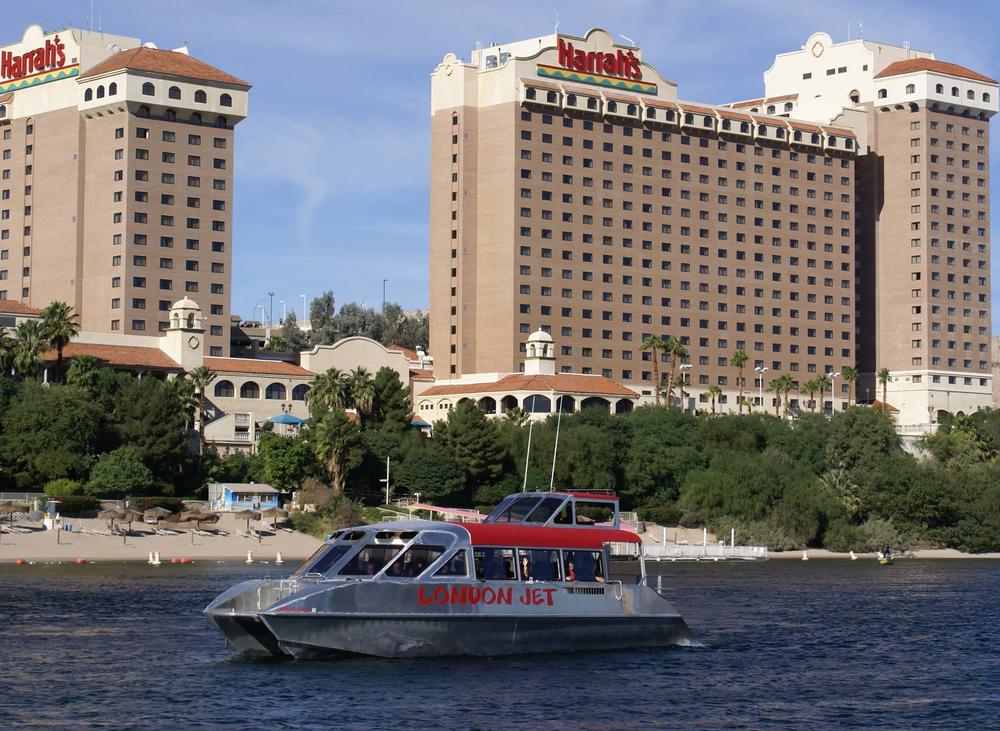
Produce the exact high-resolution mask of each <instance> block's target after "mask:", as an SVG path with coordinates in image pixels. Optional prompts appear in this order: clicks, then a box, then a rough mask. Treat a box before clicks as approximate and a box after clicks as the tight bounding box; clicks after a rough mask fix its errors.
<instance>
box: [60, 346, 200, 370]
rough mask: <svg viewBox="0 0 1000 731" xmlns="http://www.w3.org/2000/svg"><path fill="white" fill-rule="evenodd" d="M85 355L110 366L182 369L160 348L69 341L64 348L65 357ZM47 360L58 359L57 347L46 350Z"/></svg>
mask: <svg viewBox="0 0 1000 731" xmlns="http://www.w3.org/2000/svg"><path fill="white" fill-rule="evenodd" d="M84 355H88V356H90V357H92V358H96V359H97V360H99V361H101V362H102V363H105V364H107V365H109V366H120V367H124V368H157V369H164V370H173V371H179V370H182V369H181V366H180V364H179V363H177V362H176V361H174V360H173V359H172V358H170V357H169V356H167V354H166V353H164V352H163V351H162V350H160V349H159V348H143V347H141V346H136V345H97V344H95V343H68V344H67V345H66V347H65V348H63V358H64V359H68V358H78V357H80V356H84ZM45 360H47V361H55V360H56V351H55V349H49V350H46V351H45Z"/></svg>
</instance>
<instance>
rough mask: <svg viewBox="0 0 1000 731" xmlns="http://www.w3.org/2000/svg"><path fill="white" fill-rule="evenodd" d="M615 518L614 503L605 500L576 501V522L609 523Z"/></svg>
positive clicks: (589, 523) (586, 523) (581, 523)
mask: <svg viewBox="0 0 1000 731" xmlns="http://www.w3.org/2000/svg"><path fill="white" fill-rule="evenodd" d="M614 519H615V507H614V503H611V502H605V501H603V500H602V501H596V500H593V501H587V500H577V501H576V524H577V525H594V524H595V523H611V522H612V521H613V520H614Z"/></svg>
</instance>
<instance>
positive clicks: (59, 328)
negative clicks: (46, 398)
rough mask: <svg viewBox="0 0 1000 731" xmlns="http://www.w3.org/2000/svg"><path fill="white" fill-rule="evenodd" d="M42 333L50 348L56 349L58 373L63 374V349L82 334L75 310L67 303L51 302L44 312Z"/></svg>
mask: <svg viewBox="0 0 1000 731" xmlns="http://www.w3.org/2000/svg"><path fill="white" fill-rule="evenodd" d="M42 333H43V336H44V338H45V340H46V341H47V342H48V344H49V346H51V347H53V348H55V349H56V371H57V372H61V370H62V359H63V348H64V347H66V344H67V343H68V342H69V341H70V340H72V339H73V338H75V337H76V336H77V335H79V334H80V325H79V323H78V322H77V318H76V313H74V312H73V308H72V307H70V306H69V305H68V304H66V303H65V302H50V303H49V304H48V306H46V308H45V309H44V310H42Z"/></svg>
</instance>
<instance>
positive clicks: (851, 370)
mask: <svg viewBox="0 0 1000 731" xmlns="http://www.w3.org/2000/svg"><path fill="white" fill-rule="evenodd" d="M840 375H841V376H842V377H843V379H844V380H845V381H846V382H847V383H848V385H849V387H850V388H849V390H848V391H847V406H848V407H850V406H851V397H852V396H854V382H855V381H857V380H858V369H857V368H855V367H854V366H844V367H843V368H841V369H840Z"/></svg>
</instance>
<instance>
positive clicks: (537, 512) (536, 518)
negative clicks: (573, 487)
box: [525, 497, 566, 523]
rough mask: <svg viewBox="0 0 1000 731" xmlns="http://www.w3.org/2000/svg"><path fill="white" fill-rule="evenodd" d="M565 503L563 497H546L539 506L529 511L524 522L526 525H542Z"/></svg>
mask: <svg viewBox="0 0 1000 731" xmlns="http://www.w3.org/2000/svg"><path fill="white" fill-rule="evenodd" d="M565 501H566V498H564V497H547V498H544V499H543V500H542V502H541V504H540V505H539V506H538V507H537V508H535V509H534V510H532V511H531V514H530V515H529V516H528V518H527V520H526V521H525V522H527V523H544V522H545V521H547V520H548V519H549V518H551V517H552V513H554V512H555V511H556V510H558V509H559V506H560V505H562V504H563V503H564V502H565Z"/></svg>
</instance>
